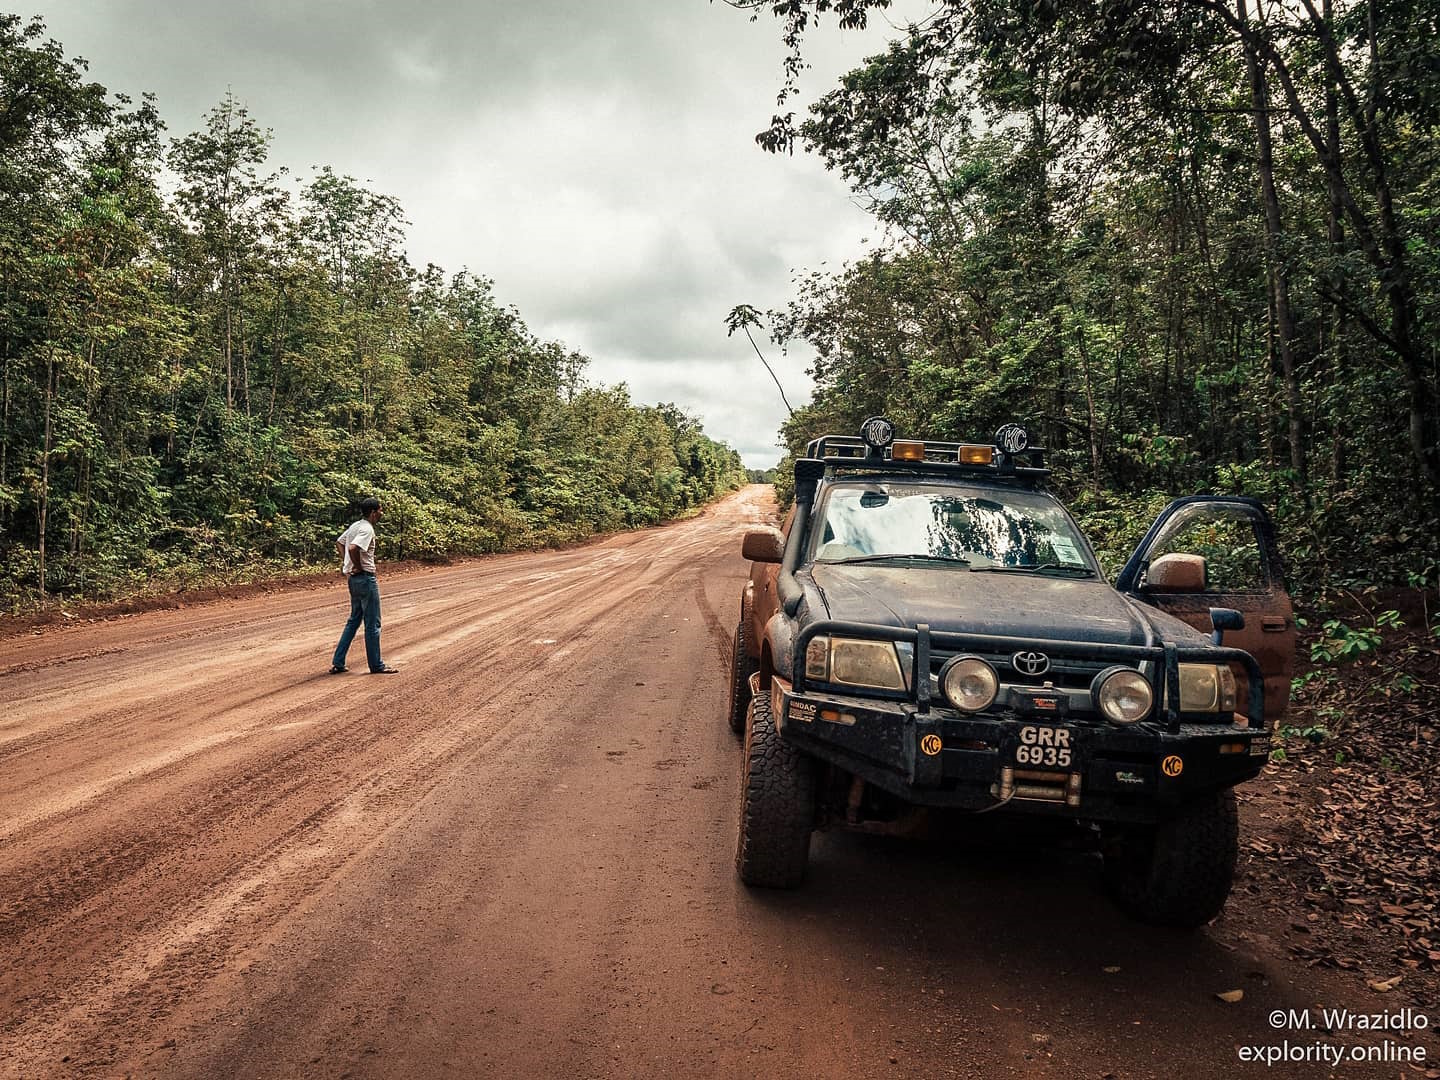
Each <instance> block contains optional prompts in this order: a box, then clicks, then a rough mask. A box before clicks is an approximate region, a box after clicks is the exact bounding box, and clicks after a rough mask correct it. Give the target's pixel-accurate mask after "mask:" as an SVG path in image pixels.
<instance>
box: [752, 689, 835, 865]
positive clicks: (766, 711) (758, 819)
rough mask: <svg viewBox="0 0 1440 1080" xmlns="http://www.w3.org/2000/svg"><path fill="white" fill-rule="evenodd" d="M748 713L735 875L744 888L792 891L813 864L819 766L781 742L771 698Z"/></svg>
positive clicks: (754, 702) (759, 698) (754, 701)
mask: <svg viewBox="0 0 1440 1080" xmlns="http://www.w3.org/2000/svg"><path fill="white" fill-rule="evenodd" d="M749 712H750V716H749V721H748V723H747V724H746V726H745V754H744V763H743V765H742V771H741V777H740V842H739V844H738V846H737V847H736V849H735V869H736V870H737V871H738V872H739V874H740V880H741V881H743V882H745V884H746V885H759V886H763V887H765V888H770V889H793V888H795V887H796V886H797V885H799V884H800V883H801V882H802V881H804V880H805V866H806V864H807V863H808V862H809V861H810V832H811V829H812V828H813V827H814V825H815V762H814V761H813V760H812V759H811V758H809V757H808V756H806V755H805V754H803V753H801V752H800V751H799V750H796V749H795V747H793V746H790V745H789V744H787V743H785V742H783V741H782V740H781V738H780V733H779V732H778V731H776V730H775V718H774V716H772V715H771V712H770V699H769V697H768V696H767V695H765V694H757V695H756V696H755V697H754V698H753V699H752V700H751V702H750V709H749Z"/></svg>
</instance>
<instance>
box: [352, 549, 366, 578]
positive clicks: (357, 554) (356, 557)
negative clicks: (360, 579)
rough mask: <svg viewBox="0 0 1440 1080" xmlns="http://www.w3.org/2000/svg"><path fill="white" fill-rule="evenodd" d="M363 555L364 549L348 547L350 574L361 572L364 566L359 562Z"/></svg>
mask: <svg viewBox="0 0 1440 1080" xmlns="http://www.w3.org/2000/svg"><path fill="white" fill-rule="evenodd" d="M364 555H365V549H364V548H362V547H357V546H356V545H354V544H351V545H350V572H351V573H352V574H358V573H359V572H360V571H361V570H363V569H364V568H365V564H364V563H362V562H361V561H360V560H361V558H363V557H364Z"/></svg>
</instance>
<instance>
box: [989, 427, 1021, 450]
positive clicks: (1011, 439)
mask: <svg viewBox="0 0 1440 1080" xmlns="http://www.w3.org/2000/svg"><path fill="white" fill-rule="evenodd" d="M995 445H996V446H998V447H999V448H1000V449H1001V451H1003V452H1004V453H1006V454H1021V453H1024V452H1025V451H1026V450H1027V449H1029V447H1030V433H1029V432H1028V431H1026V430H1025V429H1024V428H1023V427H1021V426H1020V425H1019V424H1005V425H1003V426H1002V427H1001V428H1000V430H999V431H997V432H995Z"/></svg>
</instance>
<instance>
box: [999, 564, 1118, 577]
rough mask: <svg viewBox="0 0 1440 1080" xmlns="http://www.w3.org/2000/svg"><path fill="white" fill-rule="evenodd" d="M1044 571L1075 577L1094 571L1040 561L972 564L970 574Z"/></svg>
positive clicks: (1092, 575)
mask: <svg viewBox="0 0 1440 1080" xmlns="http://www.w3.org/2000/svg"><path fill="white" fill-rule="evenodd" d="M1045 571H1049V572H1051V573H1058V574H1074V575H1075V576H1076V577H1094V576H1095V571H1094V570H1091V569H1090V568H1089V567H1088V566H1075V565H1074V564H1073V563H1056V562H1047V563H1041V564H1040V565H1038V566H972V567H971V568H970V572H971V573H972V574H987V573H988V574H1039V573H1042V572H1045Z"/></svg>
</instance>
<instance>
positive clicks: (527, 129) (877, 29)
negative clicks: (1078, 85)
mask: <svg viewBox="0 0 1440 1080" xmlns="http://www.w3.org/2000/svg"><path fill="white" fill-rule="evenodd" d="M32 4H33V5H34V7H33V10H26V8H24V7H23V6H20V7H13V8H12V9H11V10H14V11H17V12H18V13H19V14H21V15H30V14H38V15H40V16H42V17H43V18H44V20H45V23H46V25H47V27H48V28H49V31H50V34H51V36H52V37H54V38H56V39H58V40H59V41H61V42H62V43H63V44H64V45H65V47H66V51H67V53H69V54H70V55H72V56H73V55H79V56H82V57H84V58H85V59H87V60H88V61H89V62H90V74H91V77H92V78H93V79H95V80H96V81H98V82H100V83H103V84H104V85H105V86H107V87H109V88H110V89H111V90H119V91H124V92H126V93H129V94H131V95H132V96H138V95H139V94H140V93H141V92H142V91H153V92H154V93H155V94H156V95H157V97H158V103H159V107H160V111H161V115H162V116H163V117H164V118H165V121H166V123H167V124H168V126H169V128H170V134H171V135H172V136H178V135H183V134H186V133H188V132H190V131H193V130H195V129H196V128H198V127H199V126H200V124H201V119H202V116H203V115H204V113H205V112H206V110H208V109H209V108H211V107H212V106H213V105H215V104H216V103H217V102H218V101H219V100H220V99H221V98H222V97H223V96H224V94H225V92H226V90H227V88H228V89H229V90H231V91H233V93H234V94H235V96H236V98H237V99H239V100H240V101H241V102H243V103H244V104H245V105H246V106H247V107H248V108H249V110H250V113H251V115H252V116H253V117H254V118H255V120H256V121H257V122H258V123H259V124H260V125H261V126H262V127H266V128H269V129H271V131H272V132H273V135H274V142H273V144H272V148H271V162H272V164H274V165H276V166H280V165H283V166H287V167H288V168H289V169H290V170H291V171H292V172H294V173H298V174H299V175H300V176H301V177H308V175H309V174H310V172H311V169H312V167H314V166H317V165H329V166H331V167H333V168H334V169H335V171H336V172H339V173H348V174H350V175H352V176H355V177H356V178H358V179H360V180H363V181H368V182H369V183H370V185H371V186H372V187H373V188H375V189H376V190H378V191H381V192H384V193H386V194H390V195H394V196H396V197H397V198H398V199H399V200H400V202H401V204H402V205H403V206H404V208H405V212H406V215H407V217H408V218H409V220H410V222H411V225H410V229H409V237H408V241H407V245H406V246H407V250H408V252H409V255H410V259H411V262H412V263H414V264H415V265H416V266H424V265H425V264H426V263H427V262H434V263H437V264H439V265H440V266H443V267H444V268H446V269H447V270H450V271H454V270H458V269H460V268H462V267H468V268H469V269H470V270H472V271H473V272H475V273H477V274H480V275H483V276H485V277H489V278H491V279H493V280H494V282H495V289H496V293H497V296H498V297H499V299H500V300H501V302H502V303H506V304H513V305H515V306H516V307H518V308H519V310H520V313H521V315H522V316H523V317H524V319H525V320H526V322H527V323H528V324H529V326H530V328H531V329H532V330H533V331H534V332H535V333H536V334H538V335H539V336H541V337H542V338H546V339H558V340H561V341H563V342H564V343H565V344H566V345H568V346H570V347H571V348H575V349H579V350H580V351H581V352H584V353H585V354H586V355H588V356H589V357H591V359H592V365H591V368H590V378H591V380H592V381H597V382H606V383H613V382H619V381H622V380H623V381H624V382H626V383H628V384H629V386H630V389H631V394H632V397H633V398H634V399H635V400H637V401H642V402H649V403H653V402H659V401H674V402H676V403H678V404H679V405H681V406H682V407H684V408H685V409H687V410H689V411H691V412H692V413H694V414H696V415H698V416H699V417H700V418H701V420H702V421H703V422H704V424H705V428H706V431H707V432H708V433H709V434H710V435H711V436H713V437H715V438H718V439H723V440H725V441H726V442H728V443H729V444H730V445H731V446H733V447H735V448H736V449H738V450H739V451H741V453H742V454H743V455H744V457H745V461H746V463H747V464H748V465H750V466H752V467H755V468H763V467H768V466H770V465H773V464H774V463H775V461H776V459H777V458H778V457H779V450H778V449H777V443H776V428H777V427H778V425H779V423H780V421H781V419H782V418H783V416H784V407H783V405H782V404H781V403H780V400H779V397H778V395H777V394H776V392H775V389H774V385H773V384H772V383H771V382H770V380H769V378H768V376H766V374H765V372H764V369H763V368H762V367H761V366H760V363H759V361H758V360H757V359H756V358H755V355H754V353H753V352H752V351H751V349H750V346H749V344H748V343H747V342H746V341H745V340H744V338H743V337H742V336H736V337H733V338H727V337H726V334H725V327H724V325H723V319H724V316H725V314H726V312H728V311H729V310H730V309H731V308H732V307H733V306H734V305H736V304H739V303H749V304H753V305H755V306H756V307H758V308H760V309H761V310H764V309H766V308H771V307H779V306H782V305H783V303H784V301H786V300H787V299H788V298H789V297H790V295H791V287H790V278H791V272H792V270H794V271H803V270H810V269H819V268H828V269H838V268H840V266H841V265H842V264H843V263H844V262H845V261H847V260H850V259H854V258H856V257H858V256H860V255H861V254H862V253H863V252H864V250H865V249H864V246H863V243H862V240H863V239H864V238H867V237H869V236H871V235H874V234H875V232H876V229H875V227H874V226H872V224H871V222H870V220H869V219H868V218H867V217H866V216H865V215H863V214H862V213H861V212H860V211H859V210H858V209H857V208H856V207H855V206H854V205H853V204H852V203H851V201H850V199H849V197H848V192H847V191H846V189H845V186H844V185H843V183H842V182H841V181H840V179H839V178H838V177H836V176H835V175H833V174H830V173H827V172H826V171H825V169H824V167H823V165H821V164H820V163H819V162H818V161H817V160H815V159H813V158H810V157H808V156H805V155H802V154H797V155H796V156H795V157H794V158H787V157H782V156H775V155H771V154H767V153H765V152H763V151H762V150H760V149H759V148H758V147H757V146H756V145H755V143H754V135H755V133H756V132H757V131H758V130H760V129H761V128H762V127H764V126H765V125H766V124H767V122H768V120H769V118H770V115H771V112H772V111H773V106H774V99H775V95H776V93H777V91H778V90H779V89H780V86H781V78H782V75H781V68H780V61H781V57H782V53H783V50H782V48H781V45H780V42H779V26H778V24H777V23H776V21H775V20H774V18H773V17H770V16H769V15H766V16H765V17H763V18H762V19H761V20H760V21H759V22H756V23H751V22H750V21H749V20H748V18H747V17H746V16H745V15H744V14H742V13H740V12H737V11H735V10H733V9H731V8H729V7H727V6H725V5H724V4H723V3H719V2H716V3H713V4H712V3H710V2H708V0H603V2H602V0H530V2H528V3H527V2H523V0H522V2H520V3H515V2H513V0H511V2H507V3H500V2H496V0H464V2H461V0H427V2H424V3H399V2H396V0H255V2H251V3H245V2H243V0H183V2H178V3H177V2H174V0H171V2H167V3H161V2H158V0H48V2H44V3H40V2H38V0H32ZM911 6H912V7H913V6H914V5H913V4H912V5H911ZM892 18H893V16H892ZM891 32H892V31H891V30H890V28H889V26H888V25H886V24H885V23H884V22H881V23H878V24H874V25H872V26H871V28H870V29H868V30H867V31H865V32H863V33H848V34H842V33H840V32H839V31H835V30H831V29H829V28H827V29H826V30H825V31H824V32H819V33H816V34H815V35H814V36H813V38H812V42H811V46H810V47H809V48H808V49H807V53H808V55H809V57H810V59H811V61H812V65H813V66H812V70H811V71H809V72H808V73H807V74H806V77H805V79H804V82H803V84H802V89H803V90H804V92H805V99H804V100H805V103H806V104H808V103H809V101H811V100H813V99H814V98H815V97H817V96H819V94H821V93H823V92H824V91H825V90H827V89H829V87H830V86H831V85H833V83H834V80H835V79H836V77H838V75H840V74H841V73H843V72H844V71H846V70H849V69H850V68H852V67H854V66H855V65H856V64H857V63H858V62H859V61H860V60H861V59H862V58H863V57H864V56H866V55H868V54H870V53H874V52H877V51H879V49H880V48H881V47H883V42H884V41H885V39H886V38H887V37H888V36H889V35H890V34H891ZM757 340H759V343H760V345H761V347H762V348H763V349H765V352H766V355H767V357H768V358H769V359H770V361H771V363H772V364H774V365H775V367H776V368H777V371H778V372H779V374H780V377H781V380H782V381H783V383H784V384H785V389H786V392H787V393H788V394H789V396H790V400H791V402H792V403H794V404H796V405H798V404H800V403H801V402H802V401H805V400H808V397H809V393H810V384H809V380H808V378H807V377H806V376H805V374H804V369H805V368H806V366H807V365H808V362H809V355H808V353H806V352H804V351H803V349H792V350H791V353H790V355H789V356H782V355H781V354H780V351H779V349H778V348H775V347H773V346H770V345H769V344H768V343H767V342H765V341H764V340H763V339H758V338H757Z"/></svg>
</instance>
